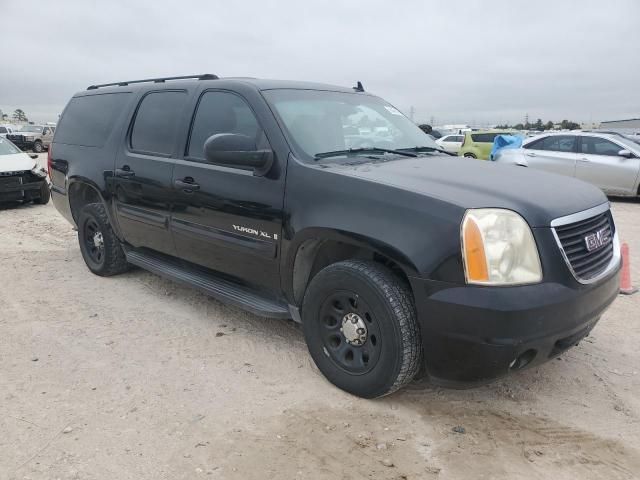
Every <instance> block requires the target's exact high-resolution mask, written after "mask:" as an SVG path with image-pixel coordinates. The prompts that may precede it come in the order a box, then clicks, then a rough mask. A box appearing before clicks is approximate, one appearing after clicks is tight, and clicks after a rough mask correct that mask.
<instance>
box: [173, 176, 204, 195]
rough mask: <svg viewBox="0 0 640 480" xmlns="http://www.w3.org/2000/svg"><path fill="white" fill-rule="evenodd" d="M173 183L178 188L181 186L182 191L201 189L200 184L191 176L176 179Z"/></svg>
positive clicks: (189, 191)
mask: <svg viewBox="0 0 640 480" xmlns="http://www.w3.org/2000/svg"><path fill="white" fill-rule="evenodd" d="M173 184H174V185H175V186H176V187H177V188H181V189H182V191H184V192H187V193H191V192H194V191H196V190H200V185H198V184H197V183H195V182H194V180H193V178H191V177H185V178H183V179H182V180H176V181H175V182H173Z"/></svg>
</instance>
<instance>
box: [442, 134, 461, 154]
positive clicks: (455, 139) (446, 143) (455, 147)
mask: <svg viewBox="0 0 640 480" xmlns="http://www.w3.org/2000/svg"><path fill="white" fill-rule="evenodd" d="M463 140H464V135H462V134H455V135H446V136H444V137H441V138H439V139H437V140H436V143H437V144H438V145H440V146H441V147H442V148H443V149H445V150H446V151H447V152H451V153H458V152H459V151H460V147H462V141H463Z"/></svg>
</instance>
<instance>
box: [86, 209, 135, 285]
mask: <svg viewBox="0 0 640 480" xmlns="http://www.w3.org/2000/svg"><path fill="white" fill-rule="evenodd" d="M78 241H79V242H80V251H81V252H82V258H84V261H85V263H86V264H87V267H89V270H91V271H92V272H93V273H95V274H96V275H101V276H104V277H108V276H111V275H116V274H118V273H122V272H125V271H127V270H128V269H129V264H128V263H127V260H126V257H125V254H124V251H123V250H122V246H121V245H120V241H119V240H118V237H116V235H115V233H114V232H113V230H112V229H111V225H110V224H109V217H107V212H106V210H105V208H104V205H102V204H101V203H90V204H88V205H85V206H84V207H83V208H82V211H81V212H80V217H79V221H78Z"/></svg>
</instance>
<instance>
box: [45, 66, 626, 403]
mask: <svg viewBox="0 0 640 480" xmlns="http://www.w3.org/2000/svg"><path fill="white" fill-rule="evenodd" d="M360 122H363V125H364V122H366V123H370V122H375V123H376V125H379V126H380V127H386V130H385V131H387V132H389V135H386V136H384V137H380V138H378V139H375V138H374V139H372V138H371V137H370V136H368V134H362V135H363V136H362V138H357V137H358V135H359V134H358V132H359V131H365V129H364V128H362V129H360V127H359V123H360ZM345 126H348V127H349V128H345ZM352 127H355V128H352ZM347 136H348V137H349V138H348V145H347V138H346V137H347ZM49 165H50V172H51V179H52V187H51V188H52V195H53V202H54V204H55V206H56V208H57V209H58V210H59V211H60V213H61V214H62V215H63V216H64V217H65V218H66V219H67V220H69V222H71V223H72V224H73V225H75V226H76V227H77V230H78V241H79V244H80V251H81V254H82V257H83V258H84V261H85V262H86V264H87V267H88V268H89V270H91V271H92V272H94V273H95V274H97V275H103V276H109V275H115V274H118V273H121V272H124V271H126V270H127V269H128V268H129V265H131V264H133V265H137V266H139V267H142V268H145V269H147V270H149V271H151V272H154V273H156V274H159V275H163V276H165V277H167V278H170V279H173V280H175V281H177V282H180V283H183V284H186V285H191V286H193V287H194V288H197V289H200V290H201V291H204V292H206V293H207V294H209V295H212V296H214V297H216V298H218V299H220V300H221V301H224V302H228V303H230V304H232V305H236V306H238V307H241V308H245V309H247V310H249V311H250V312H253V313H255V314H258V315H261V316H264V317H277V318H293V319H294V320H295V321H298V322H301V323H302V330H303V332H304V337H305V340H306V342H307V345H308V348H309V352H310V354H311V357H312V358H313V360H314V361H315V363H316V365H317V366H318V368H319V370H320V371H321V372H322V373H323V374H324V375H325V376H326V377H327V378H328V379H329V380H330V381H331V382H332V383H334V384H335V385H337V386H338V387H340V388H342V389H344V390H346V391H348V392H351V393H353V394H355V395H359V396H362V397H367V398H371V397H378V396H380V395H385V394H388V393H391V392H393V391H395V390H397V389H399V388H401V387H402V386H403V385H406V384H407V383H408V382H410V381H411V380H412V379H413V378H414V377H415V376H416V375H418V374H419V373H420V374H426V375H428V376H429V377H430V378H431V380H432V381H433V382H435V383H440V384H443V385H453V386H455V385H470V384H475V383H478V382H486V381H489V380H491V379H493V378H496V377H499V376H502V375H505V374H507V373H508V372H512V371H515V370H519V369H521V368H524V367H526V366H531V365H538V364H540V363H542V362H545V361H547V360H548V359H550V358H553V357H555V356H557V355H559V354H561V353H562V352H563V351H564V350H566V349H568V348H570V347H571V346H573V345H575V344H576V343H577V342H579V341H580V339H582V338H583V337H584V336H586V335H588V334H589V332H590V331H591V329H592V328H593V327H594V325H595V324H596V322H597V321H598V319H599V318H600V316H601V315H602V312H604V310H605V309H606V308H607V307H608V306H609V304H610V303H611V302H612V301H613V300H614V299H615V298H616V296H617V294H618V288H619V278H618V277H619V270H620V249H619V244H618V238H617V232H616V227H615V224H614V221H613V217H612V216H611V213H610V211H609V203H608V202H607V199H606V197H605V196H604V194H603V193H602V192H601V191H600V190H599V189H597V188H595V187H593V186H592V185H589V184H587V183H584V182H580V181H578V180H574V179H567V178H563V177H560V176H558V175H549V174H546V173H544V172H536V171H534V170H529V169H514V168H513V167H510V166H503V165H495V164H493V163H489V162H478V161H475V160H468V159H464V158H456V159H453V160H452V159H451V157H450V154H448V153H446V152H443V151H442V150H441V149H440V148H439V147H438V145H437V144H436V143H435V142H433V140H431V139H430V138H429V137H428V136H427V135H426V134H425V133H424V132H422V131H421V130H420V129H419V128H418V127H417V126H416V125H414V124H413V123H412V122H411V121H410V120H409V119H408V118H407V117H406V116H404V115H403V114H402V113H401V112H399V111H398V110H397V109H396V108H394V107H393V106H392V105H390V104H389V103H387V102H385V101H384V100H382V99H381V98H378V97H376V96H374V95H371V94H369V93H366V92H364V91H363V89H362V88H361V87H359V88H358V89H349V88H341V87H334V86H330V85H321V84H315V83H306V82H292V81H276V80H260V79H248V78H235V79H234V78H226V79H219V78H218V77H216V76H214V75H202V76H194V77H178V78H175V77H174V78H165V79H151V80H141V81H129V82H127V81H124V82H118V83H115V84H107V85H95V86H91V87H89V88H88V89H87V90H86V91H82V92H78V93H77V94H76V95H74V96H73V98H72V99H71V100H70V101H69V103H68V105H67V107H66V108H65V110H64V112H63V114H62V117H61V120H60V122H59V125H58V129H57V131H56V136H55V139H54V142H53V144H52V146H51V149H50V150H49ZM285 179H286V181H285ZM51 288H52V289H55V285H52V286H51ZM105 288H109V285H108V284H105ZM122 301H123V302H127V301H129V299H128V298H127V297H126V296H125V297H123V298H122ZM259 340H260V339H259V338H258V337H256V341H259Z"/></svg>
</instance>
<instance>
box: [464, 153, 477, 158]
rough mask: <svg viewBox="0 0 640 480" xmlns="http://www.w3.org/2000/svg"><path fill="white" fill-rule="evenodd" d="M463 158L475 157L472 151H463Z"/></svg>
mask: <svg viewBox="0 0 640 480" xmlns="http://www.w3.org/2000/svg"><path fill="white" fill-rule="evenodd" d="M464 158H477V157H476V156H475V155H474V154H473V153H465V154H464Z"/></svg>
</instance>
